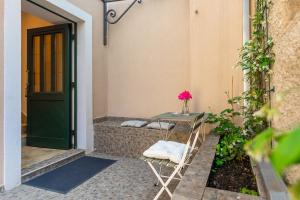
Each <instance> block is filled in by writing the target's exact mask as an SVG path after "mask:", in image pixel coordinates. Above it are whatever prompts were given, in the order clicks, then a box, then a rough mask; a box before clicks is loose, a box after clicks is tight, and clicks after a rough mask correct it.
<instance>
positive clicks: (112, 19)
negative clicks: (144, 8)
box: [102, 0, 142, 45]
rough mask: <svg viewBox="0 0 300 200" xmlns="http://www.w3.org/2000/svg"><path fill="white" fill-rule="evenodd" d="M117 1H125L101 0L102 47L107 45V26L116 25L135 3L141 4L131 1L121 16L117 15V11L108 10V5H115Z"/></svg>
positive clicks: (137, 0) (138, 0) (139, 1)
mask: <svg viewBox="0 0 300 200" xmlns="http://www.w3.org/2000/svg"><path fill="white" fill-rule="evenodd" d="M118 1H126V0H102V2H103V45H107V36H108V25H109V24H116V23H118V22H119V21H120V20H121V19H122V18H123V17H124V15H125V14H126V13H127V12H128V11H129V10H130V8H131V7H132V6H133V5H134V4H135V3H142V0H133V1H132V2H131V3H130V4H129V6H128V7H127V8H126V9H125V10H124V11H123V12H122V13H121V14H119V15H117V11H116V10H115V9H109V10H108V4H109V3H115V2H118Z"/></svg>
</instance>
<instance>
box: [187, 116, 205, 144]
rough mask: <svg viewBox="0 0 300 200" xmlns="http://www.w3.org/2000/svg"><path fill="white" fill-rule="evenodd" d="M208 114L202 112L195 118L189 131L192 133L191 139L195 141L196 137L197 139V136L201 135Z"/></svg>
mask: <svg viewBox="0 0 300 200" xmlns="http://www.w3.org/2000/svg"><path fill="white" fill-rule="evenodd" d="M206 116H207V114H205V113H202V114H201V115H199V116H197V117H196V118H195V120H194V122H193V125H192V128H191V130H190V133H189V134H190V137H189V140H191V141H194V140H195V139H197V138H196V137H198V136H199V131H200V128H201V125H202V124H203V123H204V122H205V120H206V119H207V117H206ZM191 144H192V142H191Z"/></svg>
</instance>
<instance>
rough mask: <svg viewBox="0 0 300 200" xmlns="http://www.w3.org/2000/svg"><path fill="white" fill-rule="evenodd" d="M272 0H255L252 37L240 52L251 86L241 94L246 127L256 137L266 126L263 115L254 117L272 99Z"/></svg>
mask: <svg viewBox="0 0 300 200" xmlns="http://www.w3.org/2000/svg"><path fill="white" fill-rule="evenodd" d="M270 6H271V1H269V0H256V12H255V15H254V18H253V19H252V26H253V31H252V34H251V39H250V40H249V41H248V42H246V43H245V44H244V46H243V48H242V50H241V53H240V62H239V63H238V64H239V66H240V67H241V68H242V70H243V71H244V72H245V79H246V81H247V83H248V85H249V88H248V90H247V91H245V92H244V93H243V95H242V97H243V99H244V100H245V102H246V104H245V106H244V112H243V115H244V116H243V117H244V130H245V131H246V132H247V134H248V135H249V136H250V137H253V136H255V135H256V134H257V133H259V132H261V131H262V130H264V129H265V128H266V127H267V125H268V124H267V122H266V121H265V119H264V118H261V117H258V116H255V115H254V113H255V112H256V111H258V110H260V109H261V108H262V107H263V106H264V105H265V104H266V103H267V102H270V92H271V91H272V90H271V87H270V75H271V66H272V65H273V63H274V60H275V55H274V53H273V52H272V47H273V45H274V44H273V40H272V38H271V37H269V35H268V13H269V9H270Z"/></svg>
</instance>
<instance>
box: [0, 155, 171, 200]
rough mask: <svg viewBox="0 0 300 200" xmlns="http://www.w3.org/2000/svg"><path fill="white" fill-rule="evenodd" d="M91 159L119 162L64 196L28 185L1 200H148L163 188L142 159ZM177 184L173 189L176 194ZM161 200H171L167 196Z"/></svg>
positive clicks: (16, 189) (5, 193)
mask: <svg viewBox="0 0 300 200" xmlns="http://www.w3.org/2000/svg"><path fill="white" fill-rule="evenodd" d="M91 156H95V157H100V158H108V159H115V160H118V161H117V162H116V163H114V164H113V165H111V166H110V167H108V168H106V169H105V170H103V171H101V172H100V173H98V174H97V175H96V176H94V177H92V178H91V179H89V180H88V181H86V182H84V183H83V184H81V185H80V186H78V187H77V188H75V189H73V190H72V191H70V192H69V193H68V194H66V195H63V194H59V193H55V192H50V191H47V190H42V189H38V188H34V187H30V186H26V185H21V186H19V187H17V188H15V189H13V190H11V191H6V192H4V193H0V200H62V199H63V200H107V199H112V200H122V199H130V200H135V199H136V200H146V199H147V200H148V199H153V197H154V196H155V194H156V193H157V192H158V190H159V189H160V187H154V186H153V183H154V182H156V178H155V176H154V174H153V172H152V171H151V169H150V168H149V167H148V165H147V163H145V162H144V161H141V160H138V159H132V158H120V157H113V156H108V155H103V154H99V153H93V154H91ZM175 186H176V183H174V184H173V185H172V187H171V190H174V188H175ZM161 199H169V198H167V196H166V194H165V195H164V196H163V197H162V198H161Z"/></svg>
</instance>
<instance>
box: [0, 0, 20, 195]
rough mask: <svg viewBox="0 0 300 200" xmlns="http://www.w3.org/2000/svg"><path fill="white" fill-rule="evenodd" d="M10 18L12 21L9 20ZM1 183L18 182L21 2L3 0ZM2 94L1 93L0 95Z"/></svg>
mask: <svg viewBox="0 0 300 200" xmlns="http://www.w3.org/2000/svg"><path fill="white" fill-rule="evenodd" d="M12 19H13V21H12ZM3 30H4V91H3V94H2V95H3V97H4V110H3V112H4V130H3V132H4V184H5V189H11V188H13V187H15V186H16V185H19V184H20V183H21V115H20V113H21V1H20V0H4V29H3ZM2 95H1V96H2Z"/></svg>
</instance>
